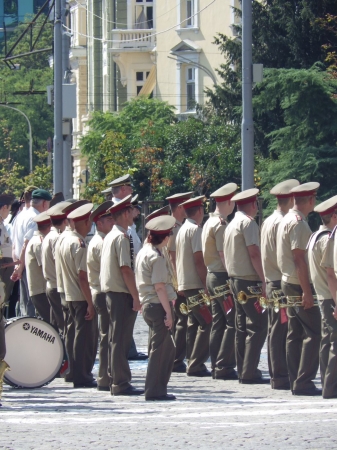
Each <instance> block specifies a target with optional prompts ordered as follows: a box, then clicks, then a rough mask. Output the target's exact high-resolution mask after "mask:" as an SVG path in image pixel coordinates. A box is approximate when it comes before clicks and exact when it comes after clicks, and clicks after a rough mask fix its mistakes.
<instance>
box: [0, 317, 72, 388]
mask: <svg viewBox="0 0 337 450" xmlns="http://www.w3.org/2000/svg"><path fill="white" fill-rule="evenodd" d="M5 339H6V362H7V363H8V364H9V366H10V370H8V371H7V372H6V374H5V376H4V380H5V381H6V382H7V383H8V384H10V385H12V386H15V387H22V388H37V387H41V386H43V385H45V384H47V383H49V382H50V381H52V380H53V379H54V378H55V376H56V374H57V373H58V372H59V370H60V368H61V365H62V361H63V356H64V355H63V344H62V340H61V338H60V336H59V334H58V333H57V331H56V330H55V329H54V328H53V327H52V326H51V325H49V324H48V323H46V322H45V321H43V320H41V319H37V318H36V317H20V318H18V319H14V320H12V321H11V322H8V323H7V324H6V327H5Z"/></svg>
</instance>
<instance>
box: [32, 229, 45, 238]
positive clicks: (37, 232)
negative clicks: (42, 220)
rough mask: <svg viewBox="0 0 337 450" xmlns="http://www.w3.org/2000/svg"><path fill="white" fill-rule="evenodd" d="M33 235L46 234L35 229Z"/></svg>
mask: <svg viewBox="0 0 337 450" xmlns="http://www.w3.org/2000/svg"><path fill="white" fill-rule="evenodd" d="M33 236H42V237H44V234H42V233H41V231H39V230H35V231H34V234H33Z"/></svg>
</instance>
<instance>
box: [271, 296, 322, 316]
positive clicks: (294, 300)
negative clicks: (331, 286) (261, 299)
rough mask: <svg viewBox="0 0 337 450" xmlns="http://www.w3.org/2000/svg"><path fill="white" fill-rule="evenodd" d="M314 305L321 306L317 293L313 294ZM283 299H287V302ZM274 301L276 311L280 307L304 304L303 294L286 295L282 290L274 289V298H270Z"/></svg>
mask: <svg viewBox="0 0 337 450" xmlns="http://www.w3.org/2000/svg"><path fill="white" fill-rule="evenodd" d="M313 298H314V300H316V301H315V302H314V306H319V303H318V300H317V295H313ZM281 300H286V302H284V303H282V302H281ZM270 301H271V302H274V311H275V312H276V313H277V312H279V310H280V308H294V307H299V306H303V305H302V296H301V295H284V294H283V292H282V290H275V291H273V299H272V300H270Z"/></svg>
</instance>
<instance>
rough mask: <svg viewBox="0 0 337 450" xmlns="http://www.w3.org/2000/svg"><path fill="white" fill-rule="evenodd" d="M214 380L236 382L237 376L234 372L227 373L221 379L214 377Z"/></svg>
mask: <svg viewBox="0 0 337 450" xmlns="http://www.w3.org/2000/svg"><path fill="white" fill-rule="evenodd" d="M213 378H214V379H215V380H238V379H239V377H238V374H237V373H236V372H235V370H233V372H231V373H228V374H227V375H224V376H222V377H217V376H216V375H215V377H213Z"/></svg>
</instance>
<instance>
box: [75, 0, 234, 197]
mask: <svg viewBox="0 0 337 450" xmlns="http://www.w3.org/2000/svg"><path fill="white" fill-rule="evenodd" d="M70 5H71V15H72V16H71V27H72V32H73V39H72V41H73V42H72V48H71V64H72V70H73V73H74V77H75V78H76V82H77V85H78V89H77V95H78V99H77V103H78V116H77V119H76V120H74V124H73V130H74V138H73V149H72V154H73V157H74V191H75V194H77V195H76V196H78V193H79V192H78V191H79V189H78V188H79V186H78V184H77V181H78V179H79V178H81V179H82V180H83V175H82V176H81V172H83V171H85V169H86V163H85V160H83V159H82V158H81V155H80V153H79V150H78V140H79V139H80V137H81V135H82V134H83V133H84V132H85V126H86V124H87V121H88V116H89V117H90V113H91V112H92V111H95V110H103V111H119V110H120V109H121V108H122V107H123V104H124V103H125V102H126V101H128V100H131V99H132V98H134V97H136V96H138V95H142V94H147V95H152V96H153V97H155V98H158V99H160V100H163V101H167V102H168V103H170V104H171V105H173V106H174V107H175V108H176V113H177V114H178V115H179V117H180V118H181V119H184V118H186V117H188V116H189V115H191V114H194V113H195V105H196V104H197V103H199V104H201V105H202V104H204V102H205V100H206V97H205V93H204V90H205V88H207V87H208V88H211V87H212V86H213V85H214V84H215V83H218V82H220V78H219V76H218V74H217V72H216V69H217V68H219V67H220V65H221V63H222V62H223V55H221V53H220V51H219V49H218V47H217V46H216V45H215V44H213V41H214V36H215V35H216V33H218V32H220V33H222V34H226V35H229V36H233V31H232V27H231V25H232V24H233V23H234V22H236V21H238V18H236V17H235V16H234V14H233V9H232V6H234V5H235V6H236V7H238V6H239V2H238V0H213V1H212V0H71V1H70ZM84 178H85V177H84ZM82 189H83V188H82Z"/></svg>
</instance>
